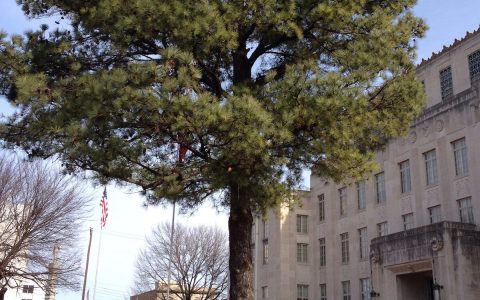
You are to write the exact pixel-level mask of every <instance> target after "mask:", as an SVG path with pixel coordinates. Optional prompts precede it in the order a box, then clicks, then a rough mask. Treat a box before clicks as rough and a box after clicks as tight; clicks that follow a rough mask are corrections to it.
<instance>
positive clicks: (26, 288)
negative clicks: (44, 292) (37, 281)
mask: <svg viewBox="0 0 480 300" xmlns="http://www.w3.org/2000/svg"><path fill="white" fill-rule="evenodd" d="M22 292H23V293H24V294H33V285H24V286H23V287H22Z"/></svg>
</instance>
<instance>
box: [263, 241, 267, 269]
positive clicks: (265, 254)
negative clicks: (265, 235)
mask: <svg viewBox="0 0 480 300" xmlns="http://www.w3.org/2000/svg"><path fill="white" fill-rule="evenodd" d="M267 263H268V239H264V240H263V264H267Z"/></svg>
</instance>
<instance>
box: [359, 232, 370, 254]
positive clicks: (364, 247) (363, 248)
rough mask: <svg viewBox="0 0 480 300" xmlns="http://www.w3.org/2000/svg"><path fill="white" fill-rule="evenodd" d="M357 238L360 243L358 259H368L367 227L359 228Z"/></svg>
mask: <svg viewBox="0 0 480 300" xmlns="http://www.w3.org/2000/svg"><path fill="white" fill-rule="evenodd" d="M358 237H359V242H360V259H361V260H363V259H367V258H368V233H367V227H363V228H360V229H359V230H358Z"/></svg>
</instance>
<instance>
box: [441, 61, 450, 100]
mask: <svg viewBox="0 0 480 300" xmlns="http://www.w3.org/2000/svg"><path fill="white" fill-rule="evenodd" d="M440 90H441V93H442V100H445V99H446V98H448V97H450V96H452V95H453V81H452V68H451V67H450V66H448V67H446V68H445V69H443V70H441V71H440Z"/></svg>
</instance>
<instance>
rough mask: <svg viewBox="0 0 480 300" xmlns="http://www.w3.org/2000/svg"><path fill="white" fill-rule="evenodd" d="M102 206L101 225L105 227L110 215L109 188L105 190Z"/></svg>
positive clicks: (101, 201)
mask: <svg viewBox="0 0 480 300" xmlns="http://www.w3.org/2000/svg"><path fill="white" fill-rule="evenodd" d="M100 207H101V208H102V217H101V218H100V227H101V228H105V225H106V224H107V217H108V201H107V188H106V187H105V189H104V190H103V195H102V199H101V200H100Z"/></svg>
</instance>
